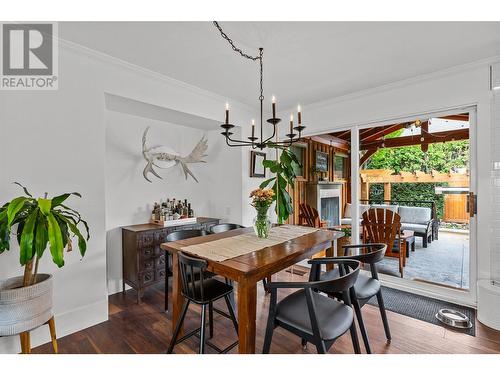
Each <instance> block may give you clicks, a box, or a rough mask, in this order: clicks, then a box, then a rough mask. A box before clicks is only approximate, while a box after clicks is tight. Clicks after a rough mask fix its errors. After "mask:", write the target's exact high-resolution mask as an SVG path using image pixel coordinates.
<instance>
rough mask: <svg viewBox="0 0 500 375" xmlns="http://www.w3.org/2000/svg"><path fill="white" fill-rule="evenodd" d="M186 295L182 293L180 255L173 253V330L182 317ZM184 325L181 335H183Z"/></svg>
mask: <svg viewBox="0 0 500 375" xmlns="http://www.w3.org/2000/svg"><path fill="white" fill-rule="evenodd" d="M183 304H184V297H183V296H182V294H181V275H180V273H179V257H178V256H177V253H176V252H174V253H173V254H172V332H173V331H174V330H175V326H176V324H177V321H178V320H179V318H180V315H181V310H182V305H183ZM182 334H183V331H182V327H181V331H180V332H179V335H182Z"/></svg>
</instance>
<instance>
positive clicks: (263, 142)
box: [213, 21, 305, 150]
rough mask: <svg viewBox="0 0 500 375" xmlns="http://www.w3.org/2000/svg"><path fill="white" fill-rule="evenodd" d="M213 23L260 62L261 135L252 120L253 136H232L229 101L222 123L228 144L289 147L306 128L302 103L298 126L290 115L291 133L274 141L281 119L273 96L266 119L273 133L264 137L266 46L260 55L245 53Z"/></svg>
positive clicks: (243, 54)
mask: <svg viewBox="0 0 500 375" xmlns="http://www.w3.org/2000/svg"><path fill="white" fill-rule="evenodd" d="M213 24H214V25H215V27H216V28H217V29H218V30H219V32H220V34H221V36H222V38H224V39H225V40H227V42H228V43H229V44H230V45H231V47H232V49H233V50H234V51H235V52H237V53H239V54H240V55H241V57H243V58H245V59H249V60H252V61H257V60H258V61H259V64H260V95H259V101H260V137H257V136H256V134H255V121H254V120H252V136H251V137H248V141H246V140H239V139H233V138H231V136H232V135H233V133H232V132H230V130H231V129H232V128H234V126H235V125H233V124H231V123H230V122H229V103H226V121H225V122H224V124H222V125H221V126H220V127H221V128H222V129H224V131H223V132H222V133H221V134H222V135H223V136H224V137H225V139H226V144H227V145H228V146H230V147H243V146H249V147H252V148H253V149H256V148H259V149H261V150H262V149H264V148H266V147H273V146H282V147H288V146H290V145H291V144H292V143H295V142H298V141H299V139H300V137H301V133H302V131H303V130H304V129H305V126H303V125H302V113H301V110H300V105H299V106H298V107H297V126H293V114H291V115H290V128H289V133H288V134H286V138H285V140H284V141H273V140H272V139H273V138H274V137H275V135H276V127H277V125H278V124H279V123H280V122H281V119H280V118H278V117H276V99H275V97H274V96H273V98H272V101H271V107H272V117H271V118H269V119H267V120H266V121H267V122H268V123H269V124H271V126H272V130H273V132H272V135H271V136H270V137H269V138H264V125H263V123H264V110H263V108H264V89H263V64H262V57H263V55H264V48H262V47H261V48H259V55H258V56H250V55H247V54H246V53H244V52H243V51H242V50H241V49H239V48H238V47H236V46H235V44H234V43H233V41H232V40H231V39H230V38H229V37H228V36H227V35H226V33H224V31H223V30H222V28H221V27H220V25H219V23H218V22H217V21H213Z"/></svg>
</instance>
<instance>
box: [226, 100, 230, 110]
mask: <svg viewBox="0 0 500 375" xmlns="http://www.w3.org/2000/svg"><path fill="white" fill-rule="evenodd" d="M226 111H229V103H228V102H226Z"/></svg>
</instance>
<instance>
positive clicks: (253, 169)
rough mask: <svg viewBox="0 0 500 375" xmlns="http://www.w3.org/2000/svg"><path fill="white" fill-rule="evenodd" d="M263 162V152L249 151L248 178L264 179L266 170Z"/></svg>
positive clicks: (264, 158) (264, 156)
mask: <svg viewBox="0 0 500 375" xmlns="http://www.w3.org/2000/svg"><path fill="white" fill-rule="evenodd" d="M265 160H266V154H265V153H264V152H258V151H250V177H261V178H262V177H266V168H265V167H264V166H263V165H262V162H263V161H265Z"/></svg>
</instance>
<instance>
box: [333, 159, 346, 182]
mask: <svg viewBox="0 0 500 375" xmlns="http://www.w3.org/2000/svg"><path fill="white" fill-rule="evenodd" d="M346 160H347V157H346V156H344V155H338V154H335V156H334V158H333V176H334V178H335V179H344V178H346V175H345V171H346V168H345V163H346Z"/></svg>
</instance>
